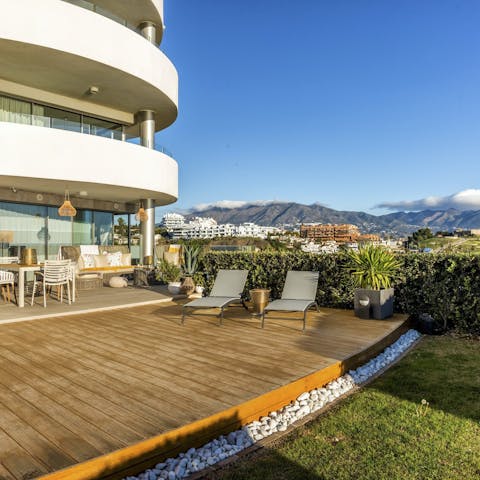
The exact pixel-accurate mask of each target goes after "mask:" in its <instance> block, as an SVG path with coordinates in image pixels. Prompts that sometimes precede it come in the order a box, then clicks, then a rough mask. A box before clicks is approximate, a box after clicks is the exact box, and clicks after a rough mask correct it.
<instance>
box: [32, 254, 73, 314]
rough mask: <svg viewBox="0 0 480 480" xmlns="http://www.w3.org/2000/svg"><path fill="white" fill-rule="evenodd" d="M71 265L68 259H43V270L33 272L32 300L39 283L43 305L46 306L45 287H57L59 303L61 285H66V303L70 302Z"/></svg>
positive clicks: (61, 300)
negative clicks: (41, 289)
mask: <svg viewBox="0 0 480 480" xmlns="http://www.w3.org/2000/svg"><path fill="white" fill-rule="evenodd" d="M71 277H72V266H71V261H70V260H45V265H44V267H43V271H41V272H35V278H34V281H33V290H32V302H31V305H33V301H34V299H35V291H36V289H37V286H38V285H39V284H40V283H41V284H42V285H43V306H44V307H46V306H47V287H59V289H60V292H59V296H60V303H62V302H63V286H64V285H66V286H67V297H68V304H69V305H70V304H71V303H72V301H71V296H70V280H71Z"/></svg>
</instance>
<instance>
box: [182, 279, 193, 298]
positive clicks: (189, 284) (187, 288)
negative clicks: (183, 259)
mask: <svg viewBox="0 0 480 480" xmlns="http://www.w3.org/2000/svg"><path fill="white" fill-rule="evenodd" d="M194 291H195V283H194V282H193V278H192V277H185V278H184V279H183V282H182V288H181V292H182V293H184V294H185V295H190V294H191V293H193V292H194Z"/></svg>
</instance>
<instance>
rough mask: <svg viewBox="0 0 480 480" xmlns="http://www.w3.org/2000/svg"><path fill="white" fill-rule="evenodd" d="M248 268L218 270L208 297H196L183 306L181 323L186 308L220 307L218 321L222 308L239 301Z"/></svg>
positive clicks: (221, 316) (221, 315)
mask: <svg viewBox="0 0 480 480" xmlns="http://www.w3.org/2000/svg"><path fill="white" fill-rule="evenodd" d="M247 276H248V270H219V271H218V273H217V277H216V278H215V283H214V284H213V288H212V291H211V292H210V295H209V296H208V297H203V298H198V299H196V300H193V301H191V302H189V303H187V304H185V305H184V306H183V311H182V323H183V322H184V321H185V309H186V308H220V315H219V317H220V323H222V318H223V309H224V308H225V307H226V306H228V305H230V304H231V303H235V302H241V301H242V293H243V289H244V288H245V283H246V282H247Z"/></svg>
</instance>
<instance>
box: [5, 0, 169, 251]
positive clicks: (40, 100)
mask: <svg viewBox="0 0 480 480" xmlns="http://www.w3.org/2000/svg"><path fill="white" fill-rule="evenodd" d="M163 29H164V23H163V0H136V1H135V2H132V1H130V0H94V1H92V2H90V1H85V0H65V1H64V0H42V1H41V2H39V1H38V0H15V2H4V4H3V5H2V15H1V16H0V159H1V160H0V255H2V254H3V255H6V254H8V253H14V250H15V249H18V248H19V247H22V246H28V247H34V248H36V249H37V255H38V256H39V258H40V259H43V258H48V257H50V258H52V257H54V256H56V255H57V252H58V247H59V246H60V245H70V244H91V243H96V244H108V243H112V241H113V223H114V218H115V215H122V214H131V213H135V212H137V211H138V210H139V208H140V207H142V208H144V209H145V213H146V215H143V216H141V225H140V230H141V234H142V235H141V237H142V247H141V254H142V255H143V256H145V255H151V254H152V253H153V246H154V227H155V223H154V222H155V214H154V207H155V205H166V204H169V203H172V202H174V201H176V199H177V197H178V165H177V162H176V161H175V160H174V159H173V158H172V156H171V154H169V153H168V152H167V151H166V150H165V149H164V148H162V147H161V146H159V145H156V144H155V133H156V132H158V131H160V130H162V129H164V128H166V127H168V126H169V125H171V124H172V123H173V122H174V121H175V119H176V117H177V106H178V76H177V72H176V69H175V67H174V66H173V64H172V63H171V61H170V60H169V59H168V58H167V56H166V55H165V54H164V53H163V52H162V51H161V50H160V43H161V40H162V35H163ZM67 192H68V195H69V196H70V200H71V202H72V204H73V205H74V207H75V208H76V209H77V213H76V215H75V216H72V217H70V216H66V217H65V216H60V215H59V212H58V207H59V206H60V205H61V204H62V202H63V201H64V199H65V196H66V194H67Z"/></svg>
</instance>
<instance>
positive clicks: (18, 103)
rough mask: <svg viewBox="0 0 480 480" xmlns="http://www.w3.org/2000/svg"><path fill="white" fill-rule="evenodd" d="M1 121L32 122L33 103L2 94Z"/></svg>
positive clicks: (0, 98)
mask: <svg viewBox="0 0 480 480" xmlns="http://www.w3.org/2000/svg"><path fill="white" fill-rule="evenodd" d="M0 122H12V123H23V124H26V125H30V124H31V123H32V104H31V103H30V102H25V101H23V100H17V99H15V98H10V97H5V96H3V95H0Z"/></svg>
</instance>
